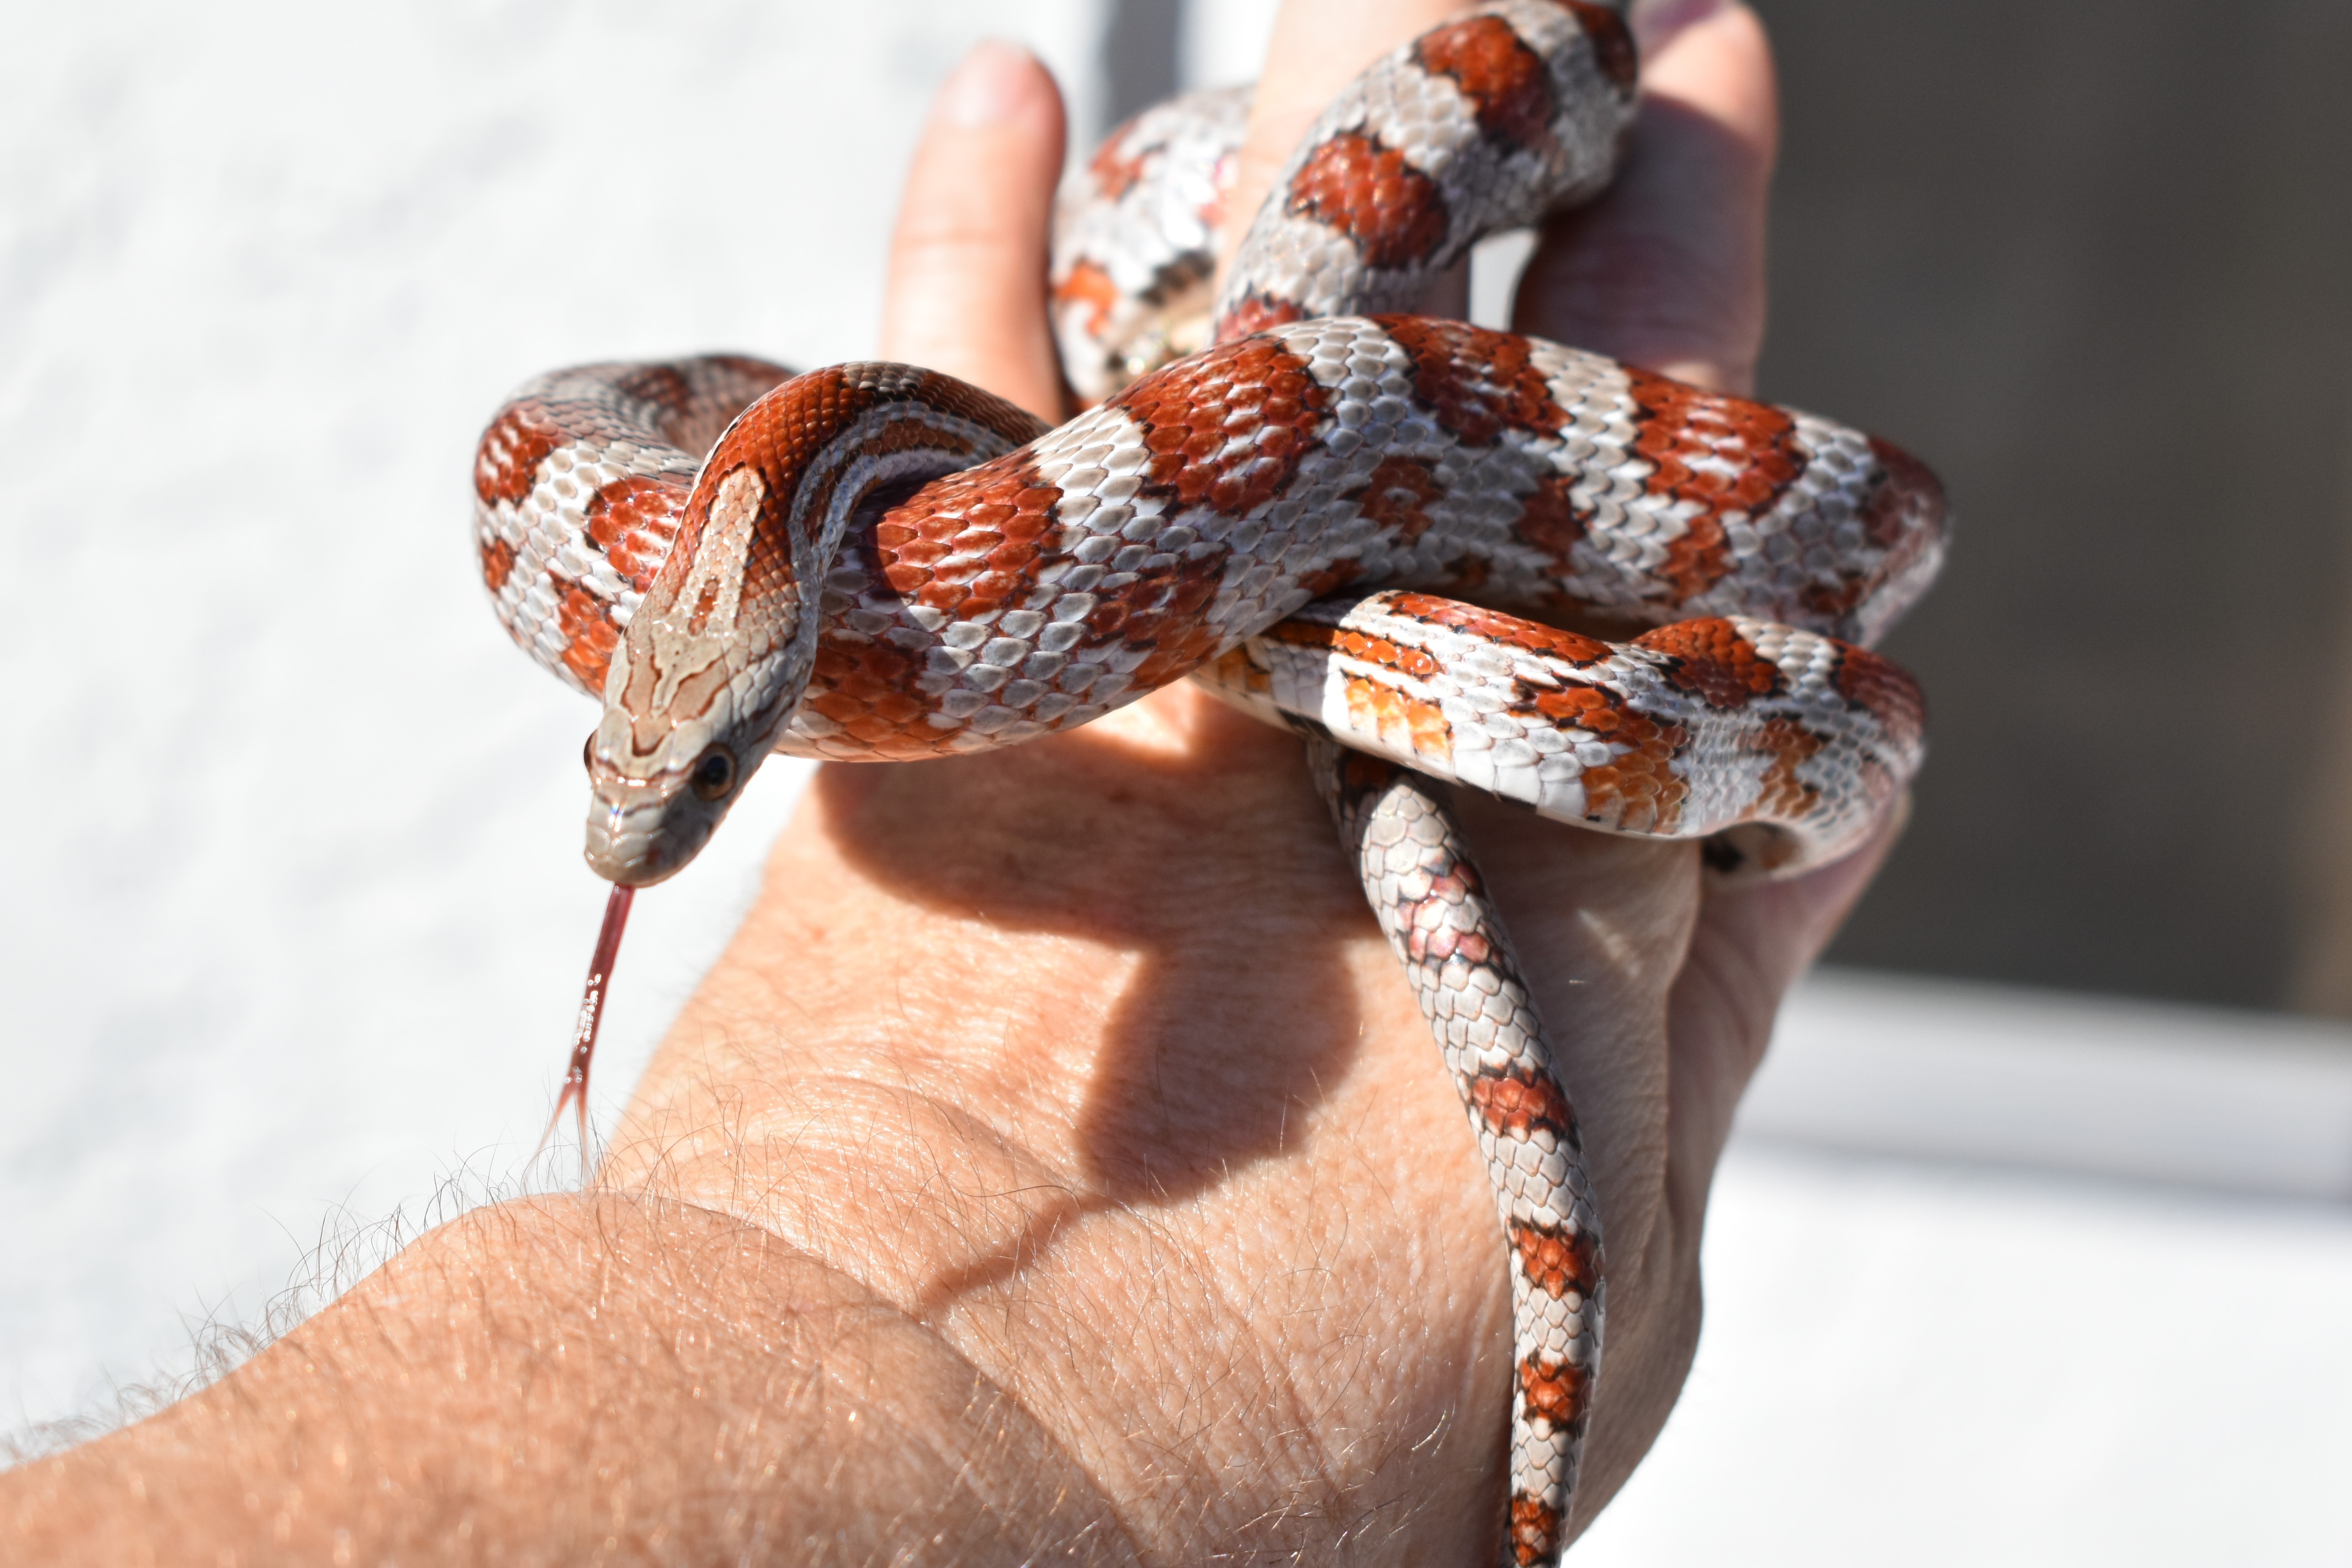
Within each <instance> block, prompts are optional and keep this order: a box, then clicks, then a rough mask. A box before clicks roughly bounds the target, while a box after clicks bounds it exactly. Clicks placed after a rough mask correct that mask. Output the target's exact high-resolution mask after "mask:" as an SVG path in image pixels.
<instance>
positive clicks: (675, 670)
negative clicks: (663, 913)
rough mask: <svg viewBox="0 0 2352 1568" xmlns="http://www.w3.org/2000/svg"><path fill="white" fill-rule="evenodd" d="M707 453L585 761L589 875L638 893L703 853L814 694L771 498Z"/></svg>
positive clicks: (811, 633)
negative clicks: (796, 710) (809, 692)
mask: <svg viewBox="0 0 2352 1568" xmlns="http://www.w3.org/2000/svg"><path fill="white" fill-rule="evenodd" d="M726 446H727V444H726V443H725V442H722V443H721V444H720V449H719V451H718V452H715V453H713V455H712V461H711V462H710V463H709V465H706V467H705V469H704V473H703V477H702V479H701V481H700V482H698V484H697V485H696V486H695V493H694V496H693V497H692V498H691V499H689V500H688V503H687V507H686V510H685V512H684V513H683V515H682V517H681V524H680V528H679V533H678V539H677V545H676V546H675V547H674V548H673V549H671V551H670V555H669V559H667V560H666V561H665V562H664V563H663V565H662V569H661V571H660V572H659V573H658V574H657V575H656V578H655V580H654V583H653V586H652V587H651V589H649V590H648V591H647V592H646V597H645V601H644V602H643V603H641V604H640V605H639V606H638V607H637V612H636V614H635V615H634V616H633V617H631V618H630V622H629V628H628V632H627V633H626V635H625V636H624V637H623V639H622V640H621V643H620V644H619V645H618V646H617V647H615V648H614V651H613V660H612V664H611V667H610V669H609V670H608V672H607V673H606V675H605V679H604V717H603V719H602V720H600V721H599V722H598V724H597V726H596V730H595V733H594V734H593V735H591V736H590V737H588V745H587V748H586V751H585V754H584V756H585V760H586V762H587V765H588V779H589V785H590V789H591V791H592V795H591V799H590V802H589V808H588V845H587V856H588V863H589V865H590V866H591V867H592V868H593V870H594V871H595V873H596V874H597V875H599V876H601V877H604V878H605V879H607V880H608V881H612V882H616V883H625V884H627V885H629V886H632V887H645V886H648V885H650V884H651V883H656V882H660V881H662V880H663V879H665V878H667V877H668V876H671V875H673V874H675V873H677V871H679V870H680V869H682V868H683V867H684V866H685V865H686V864H687V863H688V862H689V861H691V860H693V859H694V857H695V856H696V855H697V854H698V853H699V852H701V849H702V846H703V845H704V844H706V843H708V842H709V840H710V835H711V833H712V832H713V831H715V830H716V829H717V828H718V826H719V821H720V819H722V818H723V817H725V816H726V814H727V810H728V808H729V807H730V806H732V805H733V804H734V803H735V801H736V800H737V798H738V797H740V795H741V794H742V791H743V786H744V785H745V783H747V782H748V781H749V780H750V779H751V775H752V773H753V772H754V771H756V770H757V769H758V768H759V766H760V764H761V761H762V760H764V759H765V758H766V757H767V755H768V752H769V750H770V748H771V747H773V746H774V744H775V738H776V736H777V734H778V732H779V731H780V730H781V729H782V727H783V725H784V723H785V721H786V720H787V719H788V718H789V717H790V716H791V714H792V710H793V706H794V705H795V704H797V703H798V702H799V700H800V698H801V695H802V693H803V691H804V690H805V689H806V688H807V685H808V673H809V669H810V666H811V664H813V662H814V658H815V643H816V639H815V630H816V628H815V624H814V619H815V618H814V616H813V615H808V614H804V613H803V604H802V599H801V593H800V588H799V584H800V583H801V582H802V581H804V580H808V578H807V572H808V569H809V568H810V567H812V566H813V564H814V563H813V562H810V561H807V560H795V559H793V557H794V556H795V555H804V554H805V553H806V552H805V551H804V550H801V549H795V548H794V540H793V530H792V529H791V528H789V526H787V525H786V522H785V520H784V519H783V518H782V517H779V516H778V515H777V512H778V508H777V507H774V506H773V505H772V502H773V501H774V500H775V499H776V496H775V491H776V488H777V486H775V485H774V484H773V483H772V480H771V478H770V476H768V475H767V474H766V473H763V471H762V468H763V465H761V464H759V463H757V462H749V461H747V462H740V463H738V462H730V461H728V460H727V457H726ZM796 569H797V570H796Z"/></svg>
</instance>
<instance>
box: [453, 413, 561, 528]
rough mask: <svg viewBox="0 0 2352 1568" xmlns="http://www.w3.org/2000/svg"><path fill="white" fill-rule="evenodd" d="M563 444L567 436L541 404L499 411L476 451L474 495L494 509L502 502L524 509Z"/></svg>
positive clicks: (483, 433)
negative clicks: (536, 482) (524, 502)
mask: <svg viewBox="0 0 2352 1568" xmlns="http://www.w3.org/2000/svg"><path fill="white" fill-rule="evenodd" d="M563 441H564V435H563V432H562V430H561V429H560V428H558V427H557V425H556V423H555V422H554V421H553V420H551V419H550V418H549V417H548V414H547V410H546V409H545V408H544V407H543V406H542V405H541V404H539V403H537V402H518V403H511V404H509V405H508V406H507V407H506V408H503V409H501V410H499V416H498V418H496V419H494V420H492V421H491V422H490V425H489V428H488V429H487V430H485V431H483V432H482V439H481V440H480V442H479V443H478V444H476V446H475V448H474V494H476V495H477V496H479V497H481V498H482V499H483V501H485V502H486V503H488V505H490V506H494V507H495V506H497V505H498V504H499V502H500V501H510V502H513V503H516V504H518V505H520V503H521V502H522V500H523V499H524V497H528V496H529V495H530V490H531V484H532V481H533V478H534V476H536V475H537V474H538V473H539V465H540V464H541V462H543V461H544V460H545V459H546V457H547V455H548V454H549V453H551V452H552V451H554V450H555V449H556V448H557V447H559V446H561V445H562V444H563Z"/></svg>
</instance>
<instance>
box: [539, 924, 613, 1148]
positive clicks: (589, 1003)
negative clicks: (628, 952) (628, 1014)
mask: <svg viewBox="0 0 2352 1568" xmlns="http://www.w3.org/2000/svg"><path fill="white" fill-rule="evenodd" d="M636 895H637V890H636V889H635V888H634V887H630V886H627V885H626V884H625V883H617V882H616V883H614V884H613V893H612V896H611V897H609V898H607V899H606V900H605V901H604V929H602V930H601V931H599V932H597V933H596V952H595V955H594V956H593V957H591V958H590V959H589V960H588V984H587V986H586V987H585V988H583V990H582V991H581V993H580V1014H579V1017H578V1019H577V1020H576V1021H575V1022H574V1023H573V1024H572V1061H571V1064H570V1065H569V1066H567V1067H566V1068H565V1069H564V1071H563V1092H562V1093H561V1094H559V1095H557V1096H556V1098H555V1114H553V1115H551V1116H550V1117H549V1118H548V1119H547V1131H545V1132H543V1133H541V1134H540V1135H539V1148H537V1149H533V1150H532V1151H531V1157H532V1158H533V1159H537V1158H538V1157H539V1153H540V1149H544V1148H546V1147H547V1140H548V1139H549V1138H551V1137H553V1136H554V1135H555V1127H556V1124H557V1123H559V1122H561V1121H562V1120H563V1108H564V1106H566V1105H570V1106H571V1107H572V1113H573V1115H574V1117H575V1118H576V1119H577V1121H578V1123H579V1126H580V1178H581V1181H582V1183H583V1185H585V1184H586V1182H587V1179H588V1062H589V1060H590V1059H591V1058H592V1057H593V1056H594V1055H595V1054H596V1031H597V1030H600V1029H602V1028H603V1027H604V997H605V993H606V991H607V990H608V989H609V988H610V982H611V980H612V977H613V960H614V957H616V956H618V955H619V953H620V951H621V932H622V930H623V929H624V928H625V927H626V926H627V925H628V924H629V904H630V902H631V901H632V900H634V899H635V897H636Z"/></svg>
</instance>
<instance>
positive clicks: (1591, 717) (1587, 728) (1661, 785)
mask: <svg viewBox="0 0 2352 1568" xmlns="http://www.w3.org/2000/svg"><path fill="white" fill-rule="evenodd" d="M1522 691H1523V695H1522V696H1521V698H1520V700H1519V701H1517V702H1516V703H1514V704H1513V705H1512V710H1513V711H1514V712H1517V713H1522V714H1528V713H1532V714H1537V715H1539V716H1542V717H1544V718H1546V719H1548V720H1549V721H1550V722H1551V723H1552V724H1553V725H1555V726H1557V727H1559V728H1561V729H1580V730H1582V731H1584V732H1585V733H1586V734H1587V735H1595V736H1599V737H1601V738H1602V739H1604V740H1606V741H1608V742H1609V743H1610V744H1611V746H1612V747H1619V748H1622V749H1619V750H1618V751H1617V752H1616V753H1615V754H1614V755H1612V757H1611V758H1610V759H1609V760H1608V761H1606V762H1604V763H1601V765H1600V766H1599V767H1596V768H1586V769H1585V770H1584V775H1583V779H1582V780H1581V782H1582V783H1583V785H1584V814H1585V817H1586V819H1587V820H1588V821H1594V822H1601V823H1605V824H1608V825H1610V826H1613V827H1617V828H1620V829H1622V830H1624V831H1627V832H1635V833H1671V832H1673V831H1675V828H1676V827H1677V826H1678V825H1679V824H1680V823H1681V821H1682V813H1683V804H1684V802H1685V801H1686V800H1689V799H1690V781H1689V780H1688V779H1685V778H1683V777H1682V776H1681V775H1679V774H1677V773H1676V772H1675V758H1679V757H1680V756H1681V755H1682V753H1683V748H1684V747H1685V746H1687V745H1688V744H1689V743H1690V732H1689V731H1688V730H1686V729H1685V728H1684V727H1682V726H1681V725H1678V724H1661V723H1659V722H1658V721H1657V720H1656V719H1654V718H1652V717H1651V716H1649V715H1647V714H1644V713H1642V712H1639V711H1637V710H1636V709H1634V708H1632V707H1629V706H1626V703H1625V701H1624V699H1623V698H1622V697H1620V696H1618V695H1616V694H1615V693H1613V692H1607V691H1603V690H1601V689H1600V688H1599V687H1597V686H1556V687H1553V688H1550V689H1549V690H1540V691H1538V690H1529V689H1527V688H1522Z"/></svg>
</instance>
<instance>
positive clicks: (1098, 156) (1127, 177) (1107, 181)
mask: <svg viewBox="0 0 2352 1568" xmlns="http://www.w3.org/2000/svg"><path fill="white" fill-rule="evenodd" d="M1138 118H1141V117H1140V116H1139V117H1138ZM1134 130H1135V120H1127V121H1125V122H1123V123H1122V124H1121V125H1120V126H1119V127H1118V130H1116V131H1112V132H1111V133H1110V134H1109V135H1108V136H1106V137H1104V138H1103V141H1102V145H1101V146H1099V147H1097V148H1096V149H1095V155H1094V156H1093V157H1092V158H1090V159H1088V160H1087V173H1089V174H1092V175H1093V176H1094V179H1095V183H1096V184H1097V186H1099V187H1100V188H1101V190H1102V193H1103V196H1104V199H1105V200H1107V201H1113V202H1116V201H1118V199H1119V198H1120V197H1121V196H1124V195H1126V194H1127V193H1128V192H1129V191H1130V190H1133V189H1134V188H1135V183H1136V182H1137V181H1138V180H1140V179H1142V178H1143V165H1144V162H1145V161H1146V160H1147V159H1149V158H1150V156H1151V154H1152V152H1154V151H1156V149H1154V148H1149V147H1147V148H1146V149H1145V150H1144V151H1143V152H1139V153H1136V154H1134V155H1133V156H1131V157H1129V156H1127V155H1125V154H1123V153H1121V152H1120V151H1119V150H1120V149H1121V148H1123V147H1125V146H1126V145H1127V139H1128V136H1129V133H1131V132H1132V131H1134Z"/></svg>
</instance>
